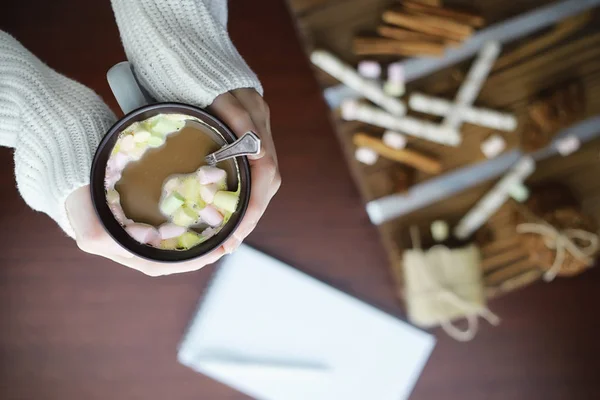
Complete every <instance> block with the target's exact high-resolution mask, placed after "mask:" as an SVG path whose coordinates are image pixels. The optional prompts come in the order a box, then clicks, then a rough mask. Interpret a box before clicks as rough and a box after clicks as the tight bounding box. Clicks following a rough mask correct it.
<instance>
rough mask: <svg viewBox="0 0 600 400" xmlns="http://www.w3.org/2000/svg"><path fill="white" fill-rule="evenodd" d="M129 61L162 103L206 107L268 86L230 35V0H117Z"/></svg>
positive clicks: (116, 10)
mask: <svg viewBox="0 0 600 400" xmlns="http://www.w3.org/2000/svg"><path fill="white" fill-rule="evenodd" d="M112 5H113V10H114V13H115V17H116V20H117V25H118V26H119V30H120V32H121V39H122V41H123V46H124V48H125V52H126V54H127V58H128V59H129V61H130V62H131V63H132V64H133V66H134V68H135V70H136V74H137V76H138V78H139V79H140V80H141V81H142V84H143V85H144V86H145V88H146V89H147V90H148V91H149V92H150V94H152V95H153V96H154V97H155V98H156V99H157V100H160V101H180V102H184V103H189V104H195V105H198V106H200V107H206V106H207V105H209V104H210V103H212V101H213V100H214V99H215V97H217V96H218V95H220V94H222V93H225V92H228V91H230V90H234V89H238V88H255V89H256V90H257V91H258V92H259V93H260V94H261V95H262V86H261V84H260V82H259V80H258V78H257V77H256V75H255V74H254V73H253V72H252V70H251V69H250V68H249V67H248V65H247V64H246V63H245V61H244V59H243V58H242V57H241V56H240V54H239V53H238V51H237V50H236V48H235V47H234V45H233V43H232V42H231V39H230V38H229V34H228V33H227V27H226V23H227V2H226V0H112Z"/></svg>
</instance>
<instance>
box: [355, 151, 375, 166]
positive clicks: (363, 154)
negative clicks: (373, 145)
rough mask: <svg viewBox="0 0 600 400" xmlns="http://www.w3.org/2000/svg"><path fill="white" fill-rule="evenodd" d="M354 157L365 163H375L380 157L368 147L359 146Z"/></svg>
mask: <svg viewBox="0 0 600 400" xmlns="http://www.w3.org/2000/svg"><path fill="white" fill-rule="evenodd" d="M354 157H355V158H356V159H357V160H358V161H360V162H361V163H363V164H367V165H373V164H375V163H376V162H377V160H378V159H379V154H377V153H376V152H375V151H374V150H373V149H370V148H368V147H359V148H357V149H356V152H355V153H354Z"/></svg>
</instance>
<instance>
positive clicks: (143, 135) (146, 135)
mask: <svg viewBox="0 0 600 400" xmlns="http://www.w3.org/2000/svg"><path fill="white" fill-rule="evenodd" d="M150 136H152V134H151V133H150V132H148V131H147V130H145V129H140V130H138V131H137V132H135V133H134V134H133V140H134V141H135V142H136V143H144V142H147V141H148V139H150Z"/></svg>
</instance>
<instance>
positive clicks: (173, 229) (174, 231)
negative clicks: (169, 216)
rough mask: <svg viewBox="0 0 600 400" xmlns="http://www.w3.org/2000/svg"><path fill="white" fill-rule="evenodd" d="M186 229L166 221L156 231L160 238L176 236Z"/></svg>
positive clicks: (165, 238)
mask: <svg viewBox="0 0 600 400" xmlns="http://www.w3.org/2000/svg"><path fill="white" fill-rule="evenodd" d="M185 231H186V229H185V228H184V227H183V226H179V225H175V224H171V223H166V224H162V225H161V226H159V227H158V233H159V234H160V238H161V239H162V240H167V239H172V238H176V237H177V236H180V235H183V234H184V233H185Z"/></svg>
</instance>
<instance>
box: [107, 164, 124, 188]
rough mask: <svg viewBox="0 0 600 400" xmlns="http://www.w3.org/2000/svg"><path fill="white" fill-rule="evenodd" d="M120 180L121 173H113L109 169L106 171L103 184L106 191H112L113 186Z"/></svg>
mask: <svg viewBox="0 0 600 400" xmlns="http://www.w3.org/2000/svg"><path fill="white" fill-rule="evenodd" d="M120 179H121V171H114V170H112V169H111V168H107V169H106V174H105V175H104V183H105V186H106V188H107V189H114V187H115V185H116V184H117V182H119V180H120Z"/></svg>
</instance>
